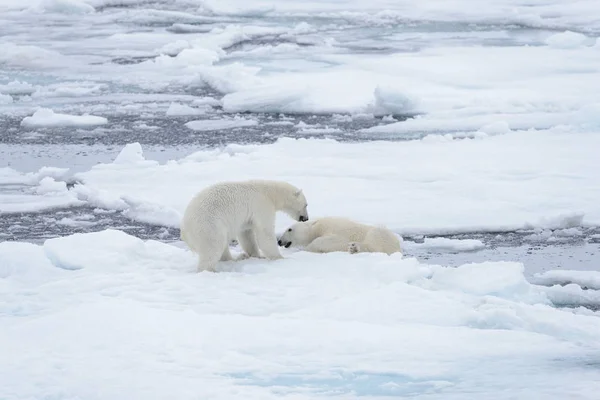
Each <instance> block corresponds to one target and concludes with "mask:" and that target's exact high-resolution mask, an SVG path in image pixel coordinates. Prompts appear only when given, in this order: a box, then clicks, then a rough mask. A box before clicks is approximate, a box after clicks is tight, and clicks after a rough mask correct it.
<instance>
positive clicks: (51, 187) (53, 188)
mask: <svg viewBox="0 0 600 400" xmlns="http://www.w3.org/2000/svg"><path fill="white" fill-rule="evenodd" d="M65 191H67V184H66V183H65V182H63V181H55V180H54V178H52V177H49V176H47V177H45V178H43V179H42V180H41V181H40V184H39V186H38V187H36V188H35V192H36V193H37V194H46V193H55V192H65Z"/></svg>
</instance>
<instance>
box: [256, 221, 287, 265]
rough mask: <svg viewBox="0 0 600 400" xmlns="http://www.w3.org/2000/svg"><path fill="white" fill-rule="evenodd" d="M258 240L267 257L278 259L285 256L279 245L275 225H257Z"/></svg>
mask: <svg viewBox="0 0 600 400" xmlns="http://www.w3.org/2000/svg"><path fill="white" fill-rule="evenodd" d="M255 236H256V242H257V243H258V247H259V248H260V249H261V250H262V252H263V254H264V255H265V257H267V258H268V259H270V260H278V259H280V258H283V257H282V256H281V253H280V252H279V247H278V246H277V237H276V236H275V227H274V226H271V227H259V226H257V227H256V231H255Z"/></svg>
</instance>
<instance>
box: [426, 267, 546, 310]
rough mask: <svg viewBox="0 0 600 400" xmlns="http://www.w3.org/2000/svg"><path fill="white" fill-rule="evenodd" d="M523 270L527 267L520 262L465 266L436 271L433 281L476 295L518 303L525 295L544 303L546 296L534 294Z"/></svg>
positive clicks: (441, 285)
mask: <svg viewBox="0 0 600 400" xmlns="http://www.w3.org/2000/svg"><path fill="white" fill-rule="evenodd" d="M523 269H524V267H523V264H521V263H516V262H483V263H478V264H465V265H461V266H460V267H458V268H440V269H436V270H434V272H433V275H432V276H431V281H432V283H433V284H434V285H435V286H434V287H444V288H446V289H450V290H457V291H461V292H465V293H470V294H474V295H495V296H499V297H506V298H513V299H517V300H521V299H522V296H534V298H536V299H538V300H537V301H543V299H544V296H542V295H541V294H539V293H532V292H531V289H530V284H529V283H528V282H527V280H526V279H525V277H524V276H523Z"/></svg>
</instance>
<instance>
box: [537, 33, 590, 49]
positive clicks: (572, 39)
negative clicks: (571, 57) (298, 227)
mask: <svg viewBox="0 0 600 400" xmlns="http://www.w3.org/2000/svg"><path fill="white" fill-rule="evenodd" d="M587 40H588V38H587V36H585V35H584V34H582V33H578V32H572V31H564V32H562V33H555V34H554V35H552V36H550V37H548V38H547V39H546V44H547V45H548V46H550V47H554V48H557V49H575V48H578V47H581V46H583V45H584V43H585V42H586V41H587Z"/></svg>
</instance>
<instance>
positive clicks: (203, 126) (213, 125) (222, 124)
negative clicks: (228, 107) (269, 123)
mask: <svg viewBox="0 0 600 400" xmlns="http://www.w3.org/2000/svg"><path fill="white" fill-rule="evenodd" d="M256 125H258V121H256V120H254V119H248V118H241V117H236V118H232V119H203V120H197V121H190V122H186V124H185V126H187V127H188V128H190V129H191V130H194V131H218V130H223V129H234V128H243V127H247V126H256Z"/></svg>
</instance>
